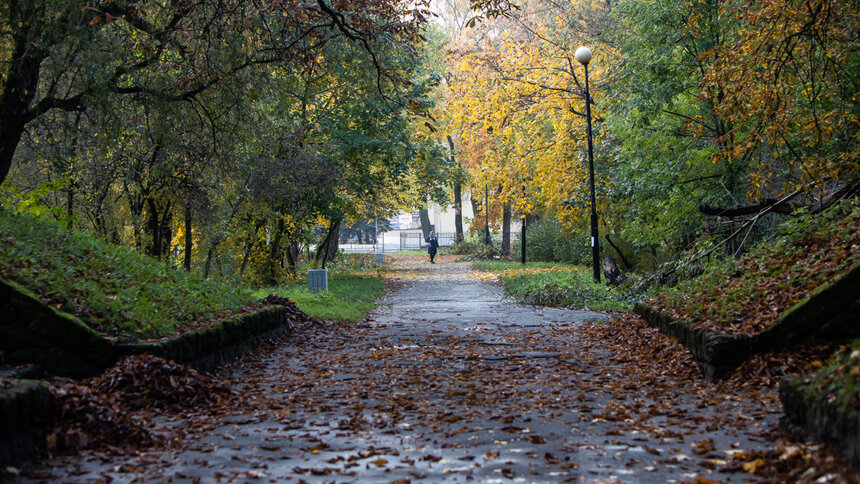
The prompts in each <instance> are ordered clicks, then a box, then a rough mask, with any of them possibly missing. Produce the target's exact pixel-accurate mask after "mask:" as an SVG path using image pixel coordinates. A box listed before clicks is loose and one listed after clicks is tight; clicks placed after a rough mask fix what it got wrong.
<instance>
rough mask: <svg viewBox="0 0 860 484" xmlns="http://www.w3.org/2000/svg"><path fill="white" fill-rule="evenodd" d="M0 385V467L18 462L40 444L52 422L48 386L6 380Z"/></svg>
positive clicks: (29, 381) (51, 407)
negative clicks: (4, 385)
mask: <svg viewBox="0 0 860 484" xmlns="http://www.w3.org/2000/svg"><path fill="white" fill-rule="evenodd" d="M7 382H8V383H7V384H8V385H9V387H8V388H4V387H0V466H2V467H6V466H7V465H13V464H16V463H18V462H22V461H24V460H26V459H27V458H29V457H30V455H31V454H32V453H33V451H34V450H35V449H36V448H37V447H39V446H41V445H42V444H44V442H45V437H46V436H47V434H48V429H49V428H50V427H51V425H52V424H53V417H54V408H53V405H52V403H51V394H50V392H49V391H48V385H46V384H45V383H43V382H40V381H35V380H7Z"/></svg>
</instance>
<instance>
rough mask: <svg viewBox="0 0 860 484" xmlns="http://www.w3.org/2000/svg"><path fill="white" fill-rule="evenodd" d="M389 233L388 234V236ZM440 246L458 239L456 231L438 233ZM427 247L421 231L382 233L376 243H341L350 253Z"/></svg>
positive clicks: (397, 250) (446, 245) (398, 250)
mask: <svg viewBox="0 0 860 484" xmlns="http://www.w3.org/2000/svg"><path fill="white" fill-rule="evenodd" d="M386 235H387V236H386ZM436 238H437V239H439V247H448V246H450V245H452V244H453V243H454V242H455V241H456V240H457V235H456V234H454V233H439V234H436ZM426 247H427V242H426V241H425V239H424V234H422V233H421V232H401V233H391V232H389V233H380V234H379V237H377V241H376V244H356V243H349V242H347V243H341V244H340V245H339V247H338V248H339V249H340V250H342V251H343V252H346V253H348V254H371V253H390V252H400V251H403V250H422V249H425V248H426Z"/></svg>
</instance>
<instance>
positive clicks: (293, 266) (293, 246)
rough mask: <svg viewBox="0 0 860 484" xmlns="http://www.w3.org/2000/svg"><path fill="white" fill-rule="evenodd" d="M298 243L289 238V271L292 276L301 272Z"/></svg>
mask: <svg viewBox="0 0 860 484" xmlns="http://www.w3.org/2000/svg"><path fill="white" fill-rule="evenodd" d="M298 245H299V244H298V242H296V241H295V240H293V239H292V238H290V237H288V238H287V254H286V255H287V271H288V272H289V273H290V275H291V276H292V277H296V274H297V273H298V272H299V262H298Z"/></svg>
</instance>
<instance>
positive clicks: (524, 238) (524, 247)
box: [520, 180, 528, 264]
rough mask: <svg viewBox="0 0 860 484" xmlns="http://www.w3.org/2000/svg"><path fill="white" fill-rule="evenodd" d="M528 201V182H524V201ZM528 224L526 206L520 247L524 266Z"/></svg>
mask: <svg viewBox="0 0 860 484" xmlns="http://www.w3.org/2000/svg"><path fill="white" fill-rule="evenodd" d="M525 199H526V181H525V180H523V200H525ZM526 222H528V218H527V217H526V210H525V206H524V207H523V225H522V236H521V237H520V238H521V239H522V245H521V246H520V248H521V251H522V254H521V262H522V263H523V264H525V263H526Z"/></svg>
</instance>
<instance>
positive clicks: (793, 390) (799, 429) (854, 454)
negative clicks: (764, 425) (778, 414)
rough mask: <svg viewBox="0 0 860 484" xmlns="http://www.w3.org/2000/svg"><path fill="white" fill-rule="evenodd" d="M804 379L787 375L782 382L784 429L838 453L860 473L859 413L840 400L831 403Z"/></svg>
mask: <svg viewBox="0 0 860 484" xmlns="http://www.w3.org/2000/svg"><path fill="white" fill-rule="evenodd" d="M827 397H828V395H819V394H817V393H816V391H815V389H814V388H811V387H810V386H809V385H808V384H807V383H805V382H804V380H803V379H802V378H798V377H793V376H786V377H783V379H782V380H781V381H780V382H779V400H780V401H781V402H782V407H783V410H784V411H785V416H784V417H783V418H782V419H781V420H780V426H781V427H782V428H783V430H785V431H787V432H790V433H792V434H794V435H796V436H798V437H801V438H803V439H814V440H818V441H820V442H824V443H825V444H827V445H829V446H831V447H832V448H834V449H837V450H839V451H840V452H841V453H842V455H843V456H845V458H846V459H847V460H848V461H849V462H850V463H851V464H852V465H853V466H854V468H855V469H857V470H860V412H858V411H857V410H855V409H853V408H850V407H849V406H845V405H843V406H840V404H839V402H838V401H835V400H834V401H832V402H829V401H828V398H827Z"/></svg>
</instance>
